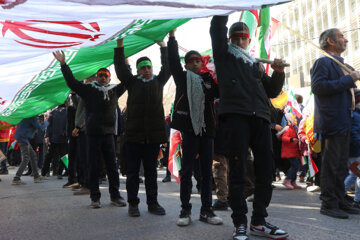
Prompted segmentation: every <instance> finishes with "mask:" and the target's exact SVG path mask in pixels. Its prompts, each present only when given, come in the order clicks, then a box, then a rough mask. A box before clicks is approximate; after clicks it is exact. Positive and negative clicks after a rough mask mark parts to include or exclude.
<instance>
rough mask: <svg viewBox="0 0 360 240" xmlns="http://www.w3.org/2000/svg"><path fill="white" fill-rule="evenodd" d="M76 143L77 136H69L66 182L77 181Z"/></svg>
mask: <svg viewBox="0 0 360 240" xmlns="http://www.w3.org/2000/svg"><path fill="white" fill-rule="evenodd" d="M77 145H78V137H70V138H69V145H68V148H69V153H68V158H69V169H68V173H69V177H68V182H71V183H73V182H76V181H77V171H76V169H77V162H78V154H77Z"/></svg>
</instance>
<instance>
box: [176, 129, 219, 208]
mask: <svg viewBox="0 0 360 240" xmlns="http://www.w3.org/2000/svg"><path fill="white" fill-rule="evenodd" d="M181 136H182V143H181V146H182V152H183V156H182V159H181V171H180V200H181V208H182V209H185V210H188V211H190V210H191V207H192V205H191V203H190V197H191V190H192V181H191V177H192V173H193V168H194V162H195V161H196V160H195V158H196V155H197V154H199V159H198V160H197V161H199V169H200V191H201V211H207V210H210V208H211V204H212V193H211V185H212V161H213V155H214V139H213V138H207V137H200V136H194V135H193V134H190V133H185V132H182V133H181Z"/></svg>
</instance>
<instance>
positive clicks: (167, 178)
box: [162, 175, 171, 182]
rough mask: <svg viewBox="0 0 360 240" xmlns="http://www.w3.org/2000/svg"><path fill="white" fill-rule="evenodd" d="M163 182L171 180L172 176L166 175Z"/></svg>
mask: <svg viewBox="0 0 360 240" xmlns="http://www.w3.org/2000/svg"><path fill="white" fill-rule="evenodd" d="M162 182H171V177H170V176H169V175H166V177H164V179H163V180H162Z"/></svg>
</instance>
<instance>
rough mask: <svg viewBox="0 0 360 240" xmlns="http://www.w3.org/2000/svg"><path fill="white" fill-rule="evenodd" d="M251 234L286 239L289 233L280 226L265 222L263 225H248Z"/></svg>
mask: <svg viewBox="0 0 360 240" xmlns="http://www.w3.org/2000/svg"><path fill="white" fill-rule="evenodd" d="M250 233H251V235H255V236H261V237H267V238H271V239H286V238H288V237H289V234H288V233H287V232H285V231H284V230H281V229H280V228H278V227H276V226H274V225H271V224H270V223H268V222H265V224H264V225H252V224H251V225H250Z"/></svg>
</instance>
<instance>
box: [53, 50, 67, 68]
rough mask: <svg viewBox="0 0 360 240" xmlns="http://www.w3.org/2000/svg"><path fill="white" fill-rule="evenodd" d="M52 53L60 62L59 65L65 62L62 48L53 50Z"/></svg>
mask: <svg viewBox="0 0 360 240" xmlns="http://www.w3.org/2000/svg"><path fill="white" fill-rule="evenodd" d="M53 55H54V57H55V59H56V60H58V61H59V62H60V64H61V65H65V64H66V62H65V53H64V52H63V51H62V50H61V51H55V52H53Z"/></svg>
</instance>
